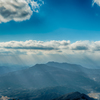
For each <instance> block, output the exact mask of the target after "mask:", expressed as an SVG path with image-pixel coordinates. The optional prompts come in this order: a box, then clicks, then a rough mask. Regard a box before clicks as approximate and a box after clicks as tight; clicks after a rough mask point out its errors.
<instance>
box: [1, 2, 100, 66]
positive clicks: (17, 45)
mask: <svg viewBox="0 0 100 100" xmlns="http://www.w3.org/2000/svg"><path fill="white" fill-rule="evenodd" d="M99 37H100V0H0V64H1V65H7V64H19V65H20V64H21V65H29V66H32V65H34V64H36V63H46V62H48V61H57V62H68V63H76V64H81V65H83V66H86V67H94V68H96V67H100V62H99V59H100V38H99Z"/></svg>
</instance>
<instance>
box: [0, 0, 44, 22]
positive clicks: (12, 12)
mask: <svg viewBox="0 0 100 100" xmlns="http://www.w3.org/2000/svg"><path fill="white" fill-rule="evenodd" d="M29 4H30V5H31V6H29ZM42 4H43V1H41V2H39V3H38V2H36V1H32V0H0V23H2V22H9V21H11V20H14V21H23V20H27V19H30V17H31V15H32V14H33V12H38V10H39V7H40V6H41V5H42ZM31 8H32V9H31Z"/></svg>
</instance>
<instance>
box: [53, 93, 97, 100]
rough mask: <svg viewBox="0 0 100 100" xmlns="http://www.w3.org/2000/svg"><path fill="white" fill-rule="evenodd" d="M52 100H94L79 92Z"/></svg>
mask: <svg viewBox="0 0 100 100" xmlns="http://www.w3.org/2000/svg"><path fill="white" fill-rule="evenodd" d="M53 100H95V99H93V98H90V97H89V96H87V95H85V94H81V93H80V92H73V93H70V94H66V95H63V96H61V97H59V98H56V99H53Z"/></svg>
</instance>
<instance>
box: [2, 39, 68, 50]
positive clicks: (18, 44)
mask: <svg viewBox="0 0 100 100" xmlns="http://www.w3.org/2000/svg"><path fill="white" fill-rule="evenodd" d="M69 44H70V41H64V40H63V41H47V42H43V41H35V40H29V41H25V42H24V41H10V42H1V43H0V48H5V49H15V50H16V49H26V50H28V49H29V50H58V49H60V48H61V47H62V46H63V47H66V46H67V45H69Z"/></svg>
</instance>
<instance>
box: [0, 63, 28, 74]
mask: <svg viewBox="0 0 100 100" xmlns="http://www.w3.org/2000/svg"><path fill="white" fill-rule="evenodd" d="M26 68H28V67H27V66H14V65H13V66H0V76H1V75H5V74H8V73H9V72H14V71H18V70H23V69H26Z"/></svg>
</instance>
